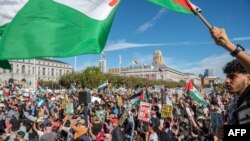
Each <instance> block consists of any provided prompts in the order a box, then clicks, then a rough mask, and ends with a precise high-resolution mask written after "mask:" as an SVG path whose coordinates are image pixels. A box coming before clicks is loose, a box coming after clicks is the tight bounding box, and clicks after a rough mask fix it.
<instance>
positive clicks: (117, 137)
mask: <svg viewBox="0 0 250 141" xmlns="http://www.w3.org/2000/svg"><path fill="white" fill-rule="evenodd" d="M112 141H125V137H124V135H123V133H122V130H121V128H120V127H116V128H115V129H113V131H112Z"/></svg>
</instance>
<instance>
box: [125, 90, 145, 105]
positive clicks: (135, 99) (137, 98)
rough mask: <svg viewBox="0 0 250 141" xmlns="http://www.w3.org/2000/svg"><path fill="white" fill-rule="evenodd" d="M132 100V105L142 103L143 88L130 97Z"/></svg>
mask: <svg viewBox="0 0 250 141" xmlns="http://www.w3.org/2000/svg"><path fill="white" fill-rule="evenodd" d="M128 99H129V100H130V104H132V105H134V104H135V105H138V104H139V103H140V100H144V92H143V90H142V89H139V90H137V91H136V92H135V94H134V95H132V96H131V97H129V98H128Z"/></svg>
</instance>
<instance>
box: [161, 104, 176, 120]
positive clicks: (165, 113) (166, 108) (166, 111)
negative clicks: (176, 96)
mask: <svg viewBox="0 0 250 141" xmlns="http://www.w3.org/2000/svg"><path fill="white" fill-rule="evenodd" d="M172 113H173V107H172V106H170V105H167V104H163V105H162V109H161V118H168V117H172Z"/></svg>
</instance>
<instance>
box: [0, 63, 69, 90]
mask: <svg viewBox="0 0 250 141" xmlns="http://www.w3.org/2000/svg"><path fill="white" fill-rule="evenodd" d="M10 64H11V66H12V70H6V69H1V68H0V82H2V83H3V84H4V83H5V84H6V83H9V82H14V83H18V82H21V81H22V82H23V83H24V84H25V87H27V88H33V86H34V84H35V82H36V81H39V80H44V81H48V80H52V81H57V80H58V79H59V78H60V77H61V76H62V75H64V74H66V73H71V72H72V71H73V69H72V66H71V65H70V64H67V63H65V62H62V61H57V60H53V59H23V60H11V61H10Z"/></svg>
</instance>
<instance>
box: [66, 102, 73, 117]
mask: <svg viewBox="0 0 250 141" xmlns="http://www.w3.org/2000/svg"><path fill="white" fill-rule="evenodd" d="M66 113H67V114H70V115H73V114H74V106H73V103H68V104H67V105H66Z"/></svg>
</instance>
